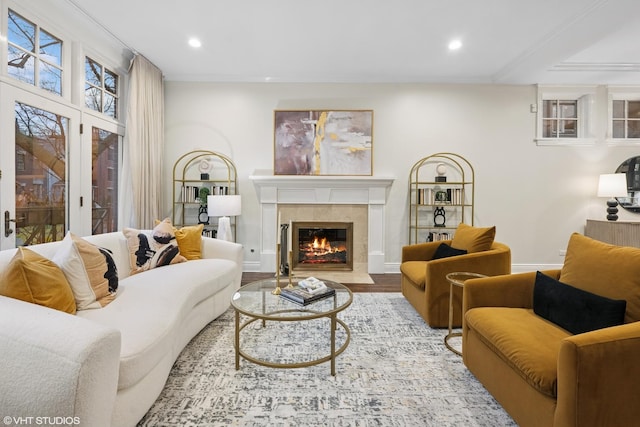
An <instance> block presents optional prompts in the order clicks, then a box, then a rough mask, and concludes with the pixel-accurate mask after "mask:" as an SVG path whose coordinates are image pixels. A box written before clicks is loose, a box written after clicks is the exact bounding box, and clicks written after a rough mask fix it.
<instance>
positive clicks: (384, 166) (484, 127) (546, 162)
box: [165, 82, 640, 272]
mask: <svg viewBox="0 0 640 427" xmlns="http://www.w3.org/2000/svg"><path fill="white" fill-rule="evenodd" d="M535 102H536V88H535V87H534V86H501V85H425V84H398V85H394V84H359V85H358V84H278V83H262V84H261V83H256V84H241V83H238V84H212V83H181V82H167V84H166V154H165V159H166V164H165V170H166V173H165V176H166V179H167V182H166V187H165V188H166V189H167V191H166V193H165V206H166V213H167V215H170V213H171V203H170V199H171V181H170V179H171V168H172V166H173V162H174V161H175V159H176V158H177V157H178V156H180V155H181V154H183V153H184V152H186V151H189V150H192V149H196V148H202V149H210V150H214V151H220V152H223V153H225V154H227V155H229V156H230V157H231V158H232V159H233V160H234V162H235V163H236V165H237V167H238V173H239V189H240V192H241V194H242V196H243V201H242V203H243V214H242V216H241V217H240V219H239V224H238V233H237V234H238V239H239V241H240V242H241V243H242V244H243V245H244V246H245V269H246V270H251V269H254V268H255V269H257V263H258V262H259V253H258V252H259V230H258V227H259V223H260V221H259V209H258V202H257V199H256V194H255V190H254V188H253V185H252V183H251V181H250V180H249V178H248V177H249V175H251V174H252V173H253V171H254V170H256V169H272V168H273V110H274V109H308V108H327V109H372V110H374V136H373V138H374V139H373V146H374V156H373V157H374V166H373V171H374V175H375V174H381V175H393V176H395V177H396V180H395V183H394V185H393V187H392V188H391V190H390V192H389V196H388V208H387V217H386V221H387V224H386V225H387V230H388V232H387V236H386V254H387V255H386V257H387V259H386V265H387V271H389V272H392V271H397V267H398V264H399V262H400V249H401V246H402V245H404V244H406V242H407V238H408V231H407V209H408V208H407V204H408V201H407V182H408V172H409V169H410V168H411V166H412V165H413V163H414V162H415V161H417V160H418V159H420V158H421V157H424V156H427V155H429V154H433V153H436V152H440V151H450V152H454V153H457V154H460V155H462V156H463V157H465V158H467V159H468V160H469V161H470V162H471V164H472V165H473V167H474V168H475V176H476V210H475V218H474V222H475V225H479V226H488V225H494V224H495V225H496V226H497V240H499V241H502V242H504V243H506V244H508V245H509V246H511V249H512V253H513V263H514V270H516V271H517V270H531V269H536V268H545V267H550V266H554V265H558V264H561V263H562V260H563V259H562V257H561V256H560V255H559V251H560V250H562V249H564V248H565V247H566V244H567V241H568V238H569V235H570V234H571V233H572V232H574V231H577V232H583V230H584V224H585V221H586V219H587V218H595V219H603V218H604V213H605V201H604V200H601V199H598V198H596V197H595V192H596V186H597V180H598V175H599V174H600V173H611V172H614V171H615V168H616V167H617V165H618V164H619V163H621V162H622V161H624V160H625V159H627V158H628V157H631V156H633V155H638V154H640V149H636V148H633V147H609V146H607V144H606V143H605V142H604V127H603V126H600V125H597V126H596V132H597V138H598V141H597V142H596V144H595V145H592V146H582V147H543V146H536V144H535V142H534V137H535V118H536V116H535V114H532V113H531V112H530V109H529V106H530V104H532V103H535ZM596 104H597V108H598V118H599V122H602V123H606V93H605V88H599V92H598V102H597V103H596ZM603 120H604V121H603ZM621 219H628V220H640V215H637V216H636V215H631V214H626V213H625V212H623V213H621ZM252 249H253V250H255V251H254V252H252Z"/></svg>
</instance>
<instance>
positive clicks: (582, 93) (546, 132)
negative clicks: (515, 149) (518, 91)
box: [536, 86, 596, 145]
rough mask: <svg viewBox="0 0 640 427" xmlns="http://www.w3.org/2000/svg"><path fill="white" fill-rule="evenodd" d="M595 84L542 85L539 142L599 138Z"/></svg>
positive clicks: (577, 142) (574, 142)
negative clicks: (595, 117)
mask: <svg viewBox="0 0 640 427" xmlns="http://www.w3.org/2000/svg"><path fill="white" fill-rule="evenodd" d="M595 92H596V88H595V87H593V86H576V87H565V86H538V104H537V105H538V107H539V108H538V121H537V122H538V123H537V133H536V134H537V138H536V144H538V145H580V144H593V143H594V142H595V137H594V132H593V121H594V119H593V113H594V111H593V110H594V108H593V103H594V98H595Z"/></svg>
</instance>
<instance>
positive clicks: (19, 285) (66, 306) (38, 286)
mask: <svg viewBox="0 0 640 427" xmlns="http://www.w3.org/2000/svg"><path fill="white" fill-rule="evenodd" d="M0 295H4V296H6V297H11V298H15V299H19V300H22V301H27V302H30V303H33V304H38V305H43V306H45V307H49V308H55V309H56V310H60V311H64V312H67V313H69V314H75V313H76V302H75V300H74V298H73V292H72V291H71V286H69V282H68V281H67V278H66V277H65V276H64V273H63V272H62V270H60V267H58V266H57V265H56V263H54V262H53V261H51V260H49V259H47V258H45V257H43V256H42V255H40V254H38V253H36V252H34V251H32V250H31V249H27V248H18V251H17V252H16V254H15V255H14V256H13V258H12V259H11V261H10V262H9V265H7V267H6V268H5V269H4V271H3V272H2V273H0Z"/></svg>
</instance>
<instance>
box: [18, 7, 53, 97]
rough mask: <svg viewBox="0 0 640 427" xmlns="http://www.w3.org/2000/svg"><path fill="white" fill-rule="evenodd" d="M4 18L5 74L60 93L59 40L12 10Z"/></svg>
mask: <svg viewBox="0 0 640 427" xmlns="http://www.w3.org/2000/svg"><path fill="white" fill-rule="evenodd" d="M8 17H9V19H8V25H7V33H8V62H7V64H8V74H9V75H10V76H11V77H13V78H15V79H17V80H20V81H23V82H25V83H29V84H31V85H33V86H36V87H39V88H41V89H44V90H47V91H49V92H51V93H55V94H57V95H62V41H61V40H60V39H59V38H57V37H55V36H53V35H52V34H51V33H49V32H47V31H45V30H43V29H42V28H40V27H39V26H37V25H36V24H34V23H32V22H30V21H27V20H26V19H24V18H23V17H22V16H20V15H18V14H17V13H15V12H14V11H12V10H9V14H8Z"/></svg>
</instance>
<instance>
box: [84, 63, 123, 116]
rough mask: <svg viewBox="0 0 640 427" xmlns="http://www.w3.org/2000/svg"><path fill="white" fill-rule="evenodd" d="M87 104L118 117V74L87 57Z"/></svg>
mask: <svg viewBox="0 0 640 427" xmlns="http://www.w3.org/2000/svg"><path fill="white" fill-rule="evenodd" d="M84 69H85V86H84V99H85V105H86V106H87V107H88V108H91V109H92V110H95V111H99V112H101V113H104V114H106V115H107V116H110V117H113V118H114V119H115V118H117V117H118V74H116V73H115V72H113V71H111V70H109V69H107V68H106V67H104V66H102V65H101V64H100V63H98V62H96V61H94V60H93V59H91V58H89V57H86V58H85V67H84Z"/></svg>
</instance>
